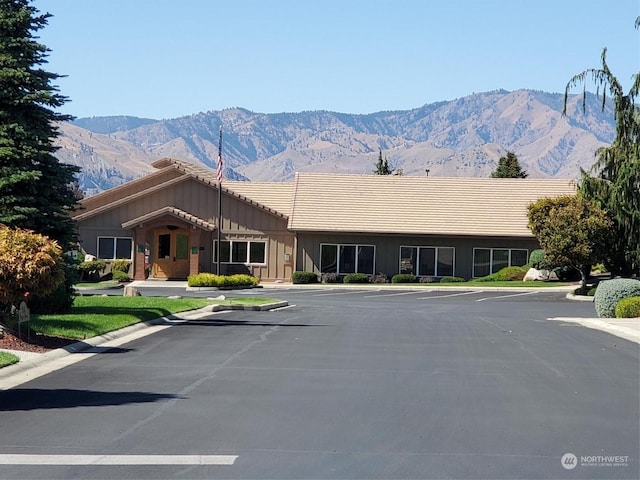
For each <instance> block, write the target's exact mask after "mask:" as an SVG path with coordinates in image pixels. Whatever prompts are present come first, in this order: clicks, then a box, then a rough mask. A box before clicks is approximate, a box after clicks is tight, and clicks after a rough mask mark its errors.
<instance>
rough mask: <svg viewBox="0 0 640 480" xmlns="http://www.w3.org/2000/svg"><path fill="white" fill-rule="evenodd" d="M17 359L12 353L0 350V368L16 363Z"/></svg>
mask: <svg viewBox="0 0 640 480" xmlns="http://www.w3.org/2000/svg"><path fill="white" fill-rule="evenodd" d="M19 361H20V359H19V358H18V357H16V356H15V355H14V354H13V353H9V352H0V368H2V367H6V366H8V365H13V364H14V363H18V362H19Z"/></svg>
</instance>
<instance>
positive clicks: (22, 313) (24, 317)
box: [18, 300, 31, 337]
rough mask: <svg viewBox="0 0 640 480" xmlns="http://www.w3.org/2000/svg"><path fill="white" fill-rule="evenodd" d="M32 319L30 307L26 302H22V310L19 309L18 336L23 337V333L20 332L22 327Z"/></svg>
mask: <svg viewBox="0 0 640 480" xmlns="http://www.w3.org/2000/svg"><path fill="white" fill-rule="evenodd" d="M30 319H31V312H30V311H29V307H28V306H27V302H25V301H24V300H23V301H21V302H20V308H19V309H18V336H19V337H22V333H21V332H20V325H22V324H23V323H24V322H28V321H29V320H30Z"/></svg>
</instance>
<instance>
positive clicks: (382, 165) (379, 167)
mask: <svg viewBox="0 0 640 480" xmlns="http://www.w3.org/2000/svg"><path fill="white" fill-rule="evenodd" d="M373 173H375V174H376V175H391V173H392V171H391V168H389V161H388V160H387V157H384V158H382V149H380V153H379V154H378V163H376V169H375V170H374V172H373Z"/></svg>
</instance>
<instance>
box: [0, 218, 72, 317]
mask: <svg viewBox="0 0 640 480" xmlns="http://www.w3.org/2000/svg"><path fill="white" fill-rule="evenodd" d="M64 264H65V263H64V259H63V257H62V249H61V248H60V246H59V245H58V243H57V242H56V241H54V240H51V239H49V238H48V237H46V236H44V235H41V234H38V233H34V232H33V231H31V230H24V229H20V228H18V229H13V228H9V227H6V226H4V225H1V226H0V304H4V307H5V308H7V307H9V306H11V305H14V306H18V305H19V304H20V302H21V301H22V299H23V298H25V295H29V296H30V295H32V294H34V293H37V294H39V295H42V296H46V295H49V294H50V293H52V292H54V291H56V290H57V289H58V288H59V287H60V285H64V280H65V271H64Z"/></svg>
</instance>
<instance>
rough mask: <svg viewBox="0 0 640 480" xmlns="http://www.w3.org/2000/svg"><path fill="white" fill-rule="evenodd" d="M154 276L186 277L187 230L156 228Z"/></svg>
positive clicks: (187, 262)
mask: <svg viewBox="0 0 640 480" xmlns="http://www.w3.org/2000/svg"><path fill="white" fill-rule="evenodd" d="M155 240H156V244H155V252H154V253H155V261H154V264H153V266H154V268H153V276H154V277H155V278H181V279H184V278H187V276H188V275H189V231H188V230H170V229H168V228H160V229H157V230H156V238H155Z"/></svg>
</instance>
